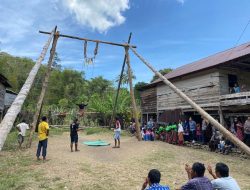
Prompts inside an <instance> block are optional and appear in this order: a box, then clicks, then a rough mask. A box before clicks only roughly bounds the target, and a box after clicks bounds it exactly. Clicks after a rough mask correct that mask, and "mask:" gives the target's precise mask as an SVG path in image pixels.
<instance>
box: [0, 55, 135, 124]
mask: <svg viewBox="0 0 250 190" xmlns="http://www.w3.org/2000/svg"><path fill="white" fill-rule="evenodd" d="M55 58H56V59H55V61H54V63H53V69H52V71H51V76H50V79H49V85H48V89H47V91H46V95H45V98H44V104H43V112H42V114H45V115H50V116H51V117H52V118H51V119H50V122H51V123H53V124H69V123H71V122H72V119H73V118H74V117H75V116H76V114H77V112H78V106H77V105H76V104H79V103H81V102H84V103H88V107H87V110H88V111H94V112H97V114H96V118H85V119H84V121H82V122H83V123H84V124H86V125H90V126H97V125H98V123H97V121H98V122H101V124H104V125H108V124H109V120H110V118H111V115H112V111H113V107H114V98H115V94H116V89H115V88H114V86H113V83H112V82H111V81H109V80H106V79H104V78H103V77H102V76H99V77H96V78H92V79H90V80H86V79H85V74H84V72H79V71H75V70H71V69H61V66H60V58H59V56H58V54H56V56H55ZM34 64H35V63H34V62H33V61H32V60H31V59H28V58H21V57H13V56H11V55H9V54H7V53H3V52H1V53H0V73H3V74H4V75H5V77H6V78H7V79H8V80H9V81H10V83H11V85H12V90H14V91H15V92H19V91H20V89H21V87H22V86H23V84H24V82H25V80H26V78H27V76H28V74H29V72H30V70H31V69H32V67H33V66H34ZM46 72H47V67H46V65H42V66H41V68H40V69H39V71H38V74H37V76H36V79H35V81H34V84H33V86H32V88H31V91H30V92H29V95H28V97H27V99H26V101H25V103H24V106H23V111H25V112H28V113H30V114H31V117H30V116H29V118H32V115H33V113H34V112H35V109H36V105H37V101H38V98H39V95H40V93H41V88H42V83H43V80H44V76H45V73H46ZM125 75H127V72H125ZM126 83H127V82H126ZM52 112H53V113H52ZM59 113H67V115H66V117H61V118H56V116H55V115H58V114H59ZM117 114H120V115H122V116H123V117H124V118H125V119H128V120H130V119H131V101H130V94H129V92H128V90H127V89H126V88H123V89H121V91H120V94H119V98H118V104H117ZM55 118H56V119H55ZM26 119H27V118H26ZM53 120H54V121H53ZM59 120H60V122H58V121H59ZM57 122H58V123H57Z"/></svg>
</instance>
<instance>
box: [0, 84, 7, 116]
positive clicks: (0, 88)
mask: <svg viewBox="0 0 250 190" xmlns="http://www.w3.org/2000/svg"><path fill="white" fill-rule="evenodd" d="M5 91H6V89H5V86H4V85H3V84H2V83H0V112H1V111H3V109H4V96H5Z"/></svg>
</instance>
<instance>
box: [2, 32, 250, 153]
mask: <svg viewBox="0 0 250 190" xmlns="http://www.w3.org/2000/svg"><path fill="white" fill-rule="evenodd" d="M56 29H57V28H56V27H55V29H54V30H53V31H52V32H44V31H40V33H43V34H49V35H50V37H49V40H48V42H47V43H46V44H45V47H44V49H43V51H42V53H41V56H40V58H39V60H38V61H37V63H36V65H35V66H34V67H33V68H32V70H31V72H30V75H31V74H33V75H32V77H33V78H32V79H33V81H30V80H31V79H30V78H29V77H30V76H29V77H28V78H27V80H26V82H25V84H24V86H23V88H22V89H21V91H20V92H19V94H18V96H17V98H16V99H15V101H14V102H13V104H12V105H11V107H10V108H9V110H8V112H7V114H6V115H5V117H4V119H3V121H2V123H1V124H0V137H1V138H0V151H1V150H2V147H3V145H4V142H5V140H6V137H7V134H8V133H9V131H10V129H11V128H12V126H13V123H14V121H15V119H16V117H17V114H18V113H19V112H20V110H21V107H22V105H23V102H24V100H25V99H26V97H27V94H28V92H29V90H30V88H31V86H32V84H33V82H34V78H35V76H36V74H37V71H38V69H39V67H40V65H41V62H42V60H43V58H44V56H45V54H46V52H47V49H48V47H49V44H50V42H51V40H52V37H54V39H53V42H55V43H53V44H54V46H52V49H51V52H50V58H49V61H53V59H54V54H55V47H56V42H57V39H55V38H59V37H66V38H72V39H77V40H82V41H91V42H96V43H103V44H109V45H115V46H121V47H124V48H125V58H124V62H126V64H127V66H128V77H129V85H130V96H131V99H132V106H133V116H134V118H135V120H136V131H137V134H138V136H137V138H138V140H139V141H140V140H141V136H140V135H139V134H140V133H139V132H140V128H139V122H138V117H137V108H136V104H135V97H134V92H133V83H132V72H131V66H130V56H129V49H130V50H132V52H133V53H134V54H135V55H136V56H137V57H138V58H139V59H140V60H141V61H142V62H143V63H144V64H145V65H146V66H147V67H149V69H150V70H151V71H152V72H154V73H155V74H156V75H157V76H159V77H160V78H161V79H162V80H163V82H164V83H165V84H166V85H168V86H169V87H170V88H171V89H172V90H173V91H174V92H175V93H177V94H178V96H180V97H181V98H183V99H184V100H185V101H186V102H188V103H189V104H190V105H191V106H192V107H193V108H194V109H195V110H196V111H197V112H199V113H200V114H201V115H202V116H203V117H204V118H206V119H207V120H208V121H209V122H210V123H211V124H213V125H214V127H215V128H217V129H218V130H219V131H220V132H221V133H222V134H223V135H224V136H225V137H226V138H227V139H229V140H230V141H231V142H233V143H234V144H235V145H236V146H238V147H239V148H240V149H241V150H242V151H243V152H245V153H246V154H248V155H250V148H249V147H248V146H247V145H245V144H244V143H243V142H241V141H240V140H239V139H237V138H236V137H235V136H233V135H232V134H231V133H230V132H229V131H228V130H227V129H225V128H224V127H223V126H222V125H221V124H220V123H219V122H218V121H216V120H215V119H214V118H213V117H211V116H210V115H209V114H208V113H207V112H206V111H204V110H203V109H202V108H201V107H200V106H199V105H197V104H196V103H195V102H194V101H192V100H191V99H190V98H189V97H188V96H187V95H186V94H185V93H183V92H182V91H181V90H180V89H178V88H177V87H176V86H174V85H173V84H172V83H171V82H170V81H168V80H167V79H166V78H165V77H164V76H163V75H162V74H161V73H160V72H158V71H157V70H155V69H154V68H153V67H152V66H151V65H150V64H149V63H148V62H147V61H146V60H145V59H144V58H143V57H142V56H140V55H139V54H138V53H137V52H136V50H135V48H136V46H133V45H130V44H129V42H130V37H131V36H130V37H129V41H128V43H127V44H119V43H113V42H107V41H101V40H92V39H87V38H81V37H75V36H69V35H62V34H59V32H57V33H56ZM48 65H49V63H48ZM122 68H123V67H122ZM34 69H35V71H36V72H33V73H32V71H33V70H34ZM48 69H50V68H48ZM122 71H123V69H122ZM121 74H123V72H121ZM47 76H48V78H49V75H47ZM48 78H47V79H48ZM28 79H29V81H28ZM121 79H122V77H120V80H121ZM27 81H28V87H29V88H27V87H26V88H25V85H26V83H27ZM119 82H120V81H119ZM44 87H46V86H45V85H43V88H44ZM43 88H42V91H44V93H45V91H46V88H45V89H43ZM24 89H25V94H23V91H24ZM20 97H22V99H21V101H20V100H19V99H20ZM38 102H41V106H40V109H39V110H37V112H38V113H41V109H42V102H43V97H42V96H40V99H39V101H38ZM15 108H18V110H16V111H15V112H14V113H13V110H14V109H15ZM33 119H34V121H35V122H36V121H37V120H38V117H37V118H35V117H34V118H33ZM34 121H33V123H34ZM6 126H7V127H6ZM33 130H34V127H33Z"/></svg>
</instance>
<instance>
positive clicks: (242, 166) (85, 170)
mask: <svg viewBox="0 0 250 190" xmlns="http://www.w3.org/2000/svg"><path fill="white" fill-rule="evenodd" d="M98 139H101V140H105V141H108V142H110V143H112V144H111V146H105V147H89V146H86V145H83V144H81V143H82V142H83V141H88V140H98ZM79 143H80V145H79V149H80V151H79V152H70V148H69V133H63V134H62V135H56V136H53V137H50V138H49V144H48V155H47V158H48V159H49V160H48V161H47V162H45V163H43V162H42V161H39V162H38V161H35V151H36V145H35V143H34V145H33V147H32V149H30V150H28V151H25V152H24V153H23V152H21V153H20V154H24V155H25V156H28V157H30V158H32V162H31V164H27V166H25V167H26V168H28V169H27V170H25V171H24V172H34V174H32V175H31V177H30V179H29V180H28V179H27V182H26V184H25V185H23V186H22V189H74V190H78V189H83V190H88V189H95V190H98V189H102V190H103V189H107V190H113V189H121V190H130V189H135V190H137V189H141V185H142V183H143V181H144V179H145V177H146V175H147V173H148V171H149V170H150V169H152V168H157V169H159V170H160V171H161V173H162V180H161V183H162V184H167V185H169V186H170V187H171V189H175V188H177V187H179V186H181V185H182V184H183V183H185V182H186V181H187V176H186V173H185V172H184V164H185V163H190V164H192V163H193V162H196V161H200V162H203V163H205V164H206V165H207V164H212V165H213V166H214V165H215V163H216V162H225V163H227V164H228V165H229V167H230V174H231V176H233V177H234V178H236V180H237V181H238V183H239V185H240V186H241V188H242V190H250V180H249V176H250V167H249V166H250V160H247V159H241V158H237V157H232V156H224V155H221V154H217V153H211V152H206V151H203V150H196V149H191V148H187V147H178V146H175V145H169V144H167V143H163V142H159V141H155V142H138V141H137V140H136V139H135V138H134V137H128V136H126V137H122V139H121V148H120V149H113V148H112V145H113V139H112V134H95V135H85V134H84V133H80V135H79ZM206 175H207V176H208V177H209V178H211V177H210V176H209V174H208V173H207V172H206Z"/></svg>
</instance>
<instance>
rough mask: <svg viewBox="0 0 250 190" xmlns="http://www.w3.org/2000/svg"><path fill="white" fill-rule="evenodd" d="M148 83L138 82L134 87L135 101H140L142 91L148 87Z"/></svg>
mask: <svg viewBox="0 0 250 190" xmlns="http://www.w3.org/2000/svg"><path fill="white" fill-rule="evenodd" d="M147 84H148V83H146V82H138V83H136V84H135V86H134V91H135V99H136V100H137V101H138V100H140V99H141V98H140V89H141V88H142V87H144V86H146V85H147Z"/></svg>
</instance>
